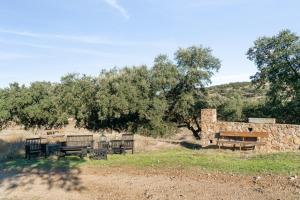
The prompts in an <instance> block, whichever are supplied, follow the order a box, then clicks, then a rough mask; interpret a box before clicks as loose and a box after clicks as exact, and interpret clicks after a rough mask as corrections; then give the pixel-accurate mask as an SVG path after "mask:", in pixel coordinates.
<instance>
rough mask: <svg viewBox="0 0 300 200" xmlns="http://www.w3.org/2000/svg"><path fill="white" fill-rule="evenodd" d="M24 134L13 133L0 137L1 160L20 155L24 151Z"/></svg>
mask: <svg viewBox="0 0 300 200" xmlns="http://www.w3.org/2000/svg"><path fill="white" fill-rule="evenodd" d="M23 141H24V136H22V135H20V134H12V135H6V136H1V137H0V160H4V159H12V158H16V157H19V156H20V155H21V154H22V152H23V151H24V145H23Z"/></svg>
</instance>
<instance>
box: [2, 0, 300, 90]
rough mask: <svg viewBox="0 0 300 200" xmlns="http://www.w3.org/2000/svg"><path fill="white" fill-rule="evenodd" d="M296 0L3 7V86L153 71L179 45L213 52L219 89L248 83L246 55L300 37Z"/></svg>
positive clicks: (95, 1) (53, 1)
mask: <svg viewBox="0 0 300 200" xmlns="http://www.w3.org/2000/svg"><path fill="white" fill-rule="evenodd" d="M299 7H300V2H299V1H297V0H285V1H273V0H189V1H186V0H173V1H169V0H143V1H141V0H43V1H40V0H26V1H23V0H10V1H1V2H0V19H1V20H0V69H1V72H0V87H5V86H7V85H8V83H10V82H13V81H17V82H20V83H30V82H33V81H37V80H39V81H42V80H46V81H58V80H59V79H60V77H61V76H62V75H64V74H66V73H68V72H79V73H86V74H89V75H97V74H98V73H99V72H100V71H101V70H102V69H109V68H112V67H114V66H118V67H124V66H131V65H140V64H146V65H148V66H152V65H153V59H154V57H155V56H157V55H158V54H160V53H166V54H168V55H169V57H170V58H173V57H174V56H173V52H175V51H176V50H177V49H178V47H187V46H191V45H200V44H202V45H203V46H204V47H210V48H212V49H213V54H214V55H215V56H216V57H217V58H219V59H220V60H221V62H222V67H221V69H220V72H219V73H218V74H217V75H216V76H214V77H213V79H212V80H213V84H219V83H226V82H233V81H247V80H249V77H250V76H251V75H253V74H255V72H256V70H257V68H256V66H255V65H254V63H252V62H251V61H249V60H248V59H247V56H246V52H247V50H248V49H249V47H251V46H253V42H254V41H255V40H256V39H257V38H258V37H259V36H263V35H274V34H276V33H278V32H279V31H280V30H282V29H290V30H291V31H293V32H296V33H297V34H299V33H300V26H299V22H298V21H299V19H300V13H299V12H298V9H299Z"/></svg>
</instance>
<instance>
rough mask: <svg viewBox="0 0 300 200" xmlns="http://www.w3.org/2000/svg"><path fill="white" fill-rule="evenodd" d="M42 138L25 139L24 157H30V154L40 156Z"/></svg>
mask: <svg viewBox="0 0 300 200" xmlns="http://www.w3.org/2000/svg"><path fill="white" fill-rule="evenodd" d="M41 144H42V138H28V139H26V140H25V158H26V159H29V160H30V159H31V155H37V156H40V155H41V153H42V145H41Z"/></svg>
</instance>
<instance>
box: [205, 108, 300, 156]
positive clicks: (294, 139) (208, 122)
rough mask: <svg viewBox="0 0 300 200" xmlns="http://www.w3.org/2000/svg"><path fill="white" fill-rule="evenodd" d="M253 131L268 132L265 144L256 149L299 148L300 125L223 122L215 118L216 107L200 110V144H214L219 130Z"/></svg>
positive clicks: (267, 150)
mask: <svg viewBox="0 0 300 200" xmlns="http://www.w3.org/2000/svg"><path fill="white" fill-rule="evenodd" d="M248 128H252V130H253V131H258V132H259V131H261V132H268V133H269V136H268V138H265V139H264V141H265V142H266V145H264V146H260V147H258V148H256V149H258V150H260V151H266V152H272V151H295V150H299V149H300V125H291V124H272V123H243V122H224V121H218V120H217V111H216V109H202V110H201V129H202V133H201V144H202V145H203V146H209V145H215V144H216V143H217V137H216V135H217V133H219V132H220V131H249V130H248Z"/></svg>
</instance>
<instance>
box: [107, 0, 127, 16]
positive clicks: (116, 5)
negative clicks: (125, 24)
mask: <svg viewBox="0 0 300 200" xmlns="http://www.w3.org/2000/svg"><path fill="white" fill-rule="evenodd" d="M104 1H105V3H107V4H108V5H109V6H111V7H112V8H114V9H116V10H117V11H119V12H120V13H121V14H122V15H123V17H125V19H127V20H128V19H129V18H130V16H129V14H128V12H127V10H125V8H123V7H122V6H121V5H120V3H119V2H118V0H104Z"/></svg>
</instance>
